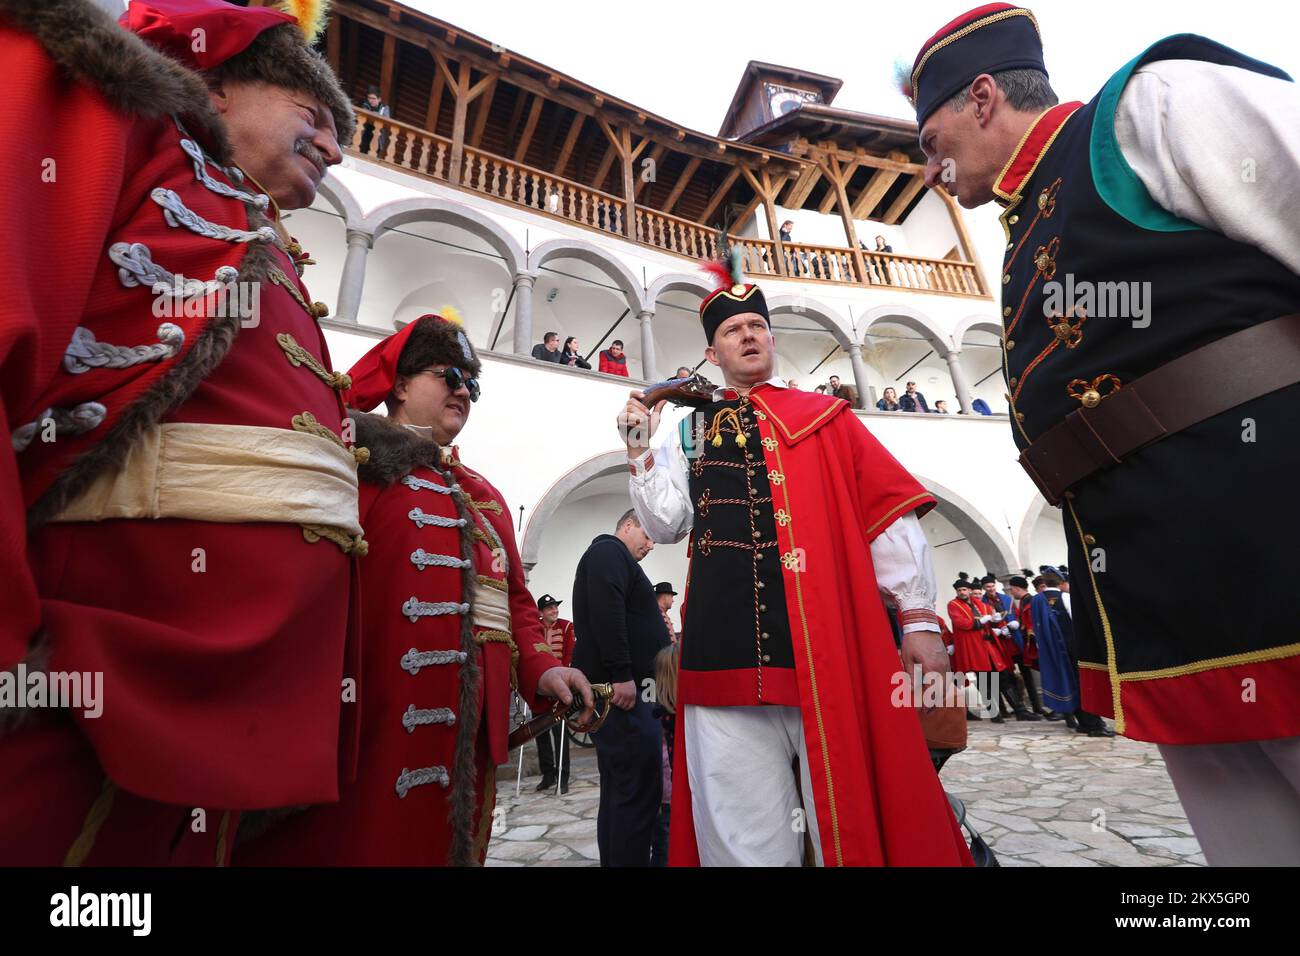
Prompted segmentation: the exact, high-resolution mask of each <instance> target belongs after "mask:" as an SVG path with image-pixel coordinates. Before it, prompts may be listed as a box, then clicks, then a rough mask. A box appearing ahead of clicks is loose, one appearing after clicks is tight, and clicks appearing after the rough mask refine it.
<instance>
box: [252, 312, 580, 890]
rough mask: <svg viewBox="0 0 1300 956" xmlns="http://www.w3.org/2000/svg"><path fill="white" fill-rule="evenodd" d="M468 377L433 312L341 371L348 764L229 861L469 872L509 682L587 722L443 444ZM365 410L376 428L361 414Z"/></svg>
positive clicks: (462, 472)
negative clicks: (347, 564)
mask: <svg viewBox="0 0 1300 956" xmlns="http://www.w3.org/2000/svg"><path fill="white" fill-rule="evenodd" d="M480 371H481V366H480V363H479V359H478V356H477V355H476V354H475V352H474V347H473V346H472V345H470V342H469V339H468V337H467V336H466V335H465V332H464V329H463V328H462V326H461V323H460V319H459V317H458V316H456V315H455V314H454V312H452V310H450V309H445V310H443V314H441V315H425V316H421V317H420V318H419V319H417V320H416V321H415V322H412V323H411V324H410V325H408V326H406V327H405V328H403V329H402V330H401V331H400V332H398V333H397V334H396V335H392V336H390V337H389V338H387V339H385V340H384V341H383V342H381V343H379V345H377V346H375V348H373V349H371V350H370V352H368V353H367V354H366V355H365V356H363V357H362V359H361V360H360V361H359V362H358V363H357V364H356V365H355V366H354V367H353V368H352V370H351V372H350V374H351V376H352V387H351V388H350V389H349V391H348V392H347V394H346V396H345V397H346V399H347V402H348V405H349V407H350V408H352V409H359V411H352V412H351V422H352V423H353V426H354V429H355V439H356V442H357V444H358V445H361V446H363V447H366V448H368V449H369V451H370V457H369V460H367V461H366V462H364V463H362V465H361V467H360V469H359V477H360V479H361V502H360V513H361V523H362V526H363V527H364V528H365V529H366V538H367V541H368V542H369V546H370V547H369V553H368V554H367V555H366V556H365V557H364V558H362V559H361V561H360V562H359V566H360V577H361V582H360V583H361V596H362V600H361V608H362V610H361V630H360V633H361V642H360V643H361V646H360V648H359V652H358V654H357V655H356V656H357V657H359V660H358V661H357V662H356V663H355V664H354V665H353V668H354V669H352V670H349V671H347V672H346V673H347V675H348V676H349V677H351V678H355V681H354V683H353V684H352V685H351V689H352V690H353V696H352V698H351V699H352V701H353V702H354V704H355V706H354V707H353V708H352V714H351V718H352V720H353V721H355V722H357V724H359V726H358V728H357V735H358V739H359V742H360V745H359V752H358V754H357V757H356V760H355V761H354V762H353V766H354V767H355V770H354V773H353V774H352V775H351V777H350V779H345V780H344V782H343V783H342V785H341V788H340V799H339V802H338V803H335V804H327V805H324V806H318V807H314V808H312V809H310V810H307V811H305V812H302V813H298V814H294V815H292V816H290V817H288V818H287V819H285V820H283V821H281V822H280V823H279V824H278V825H276V826H275V827H274V828H273V829H270V830H269V831H268V832H266V833H264V834H263V835H261V836H257V837H253V838H251V839H249V840H248V841H247V842H246V843H245V845H244V847H243V848H241V849H240V850H237V851H236V862H239V863H243V864H305V865H360V866H365V865H402V866H439V865H445V864H452V865H467V864H478V863H482V861H483V858H484V856H485V854H486V851H487V843H488V838H489V837H490V835H491V825H490V824H491V821H492V808H493V805H494V802H495V797H496V792H495V791H496V788H495V771H496V767H497V765H499V764H501V763H504V762H505V760H506V756H507V743H506V740H507V736H508V731H509V727H508V720H509V713H510V695H511V690H512V688H517V689H518V690H519V692H520V693H521V694H522V695H523V696H524V697H525V699H527V700H528V703H529V706H531V707H532V708H533V710H534V711H535V712H539V713H540V712H543V711H546V710H549V709H550V708H551V707H552V706H553V705H554V703H555V701H554V699H553V698H559V699H560V700H562V701H564V702H565V703H566V704H567V703H569V702H571V701H572V700H573V699H574V698H575V697H576V698H579V699H581V700H582V701H583V702H584V703H585V704H586V713H585V716H584V718H583V719H588V718H590V716H591V706H592V701H591V687H590V685H589V684H588V683H587V679H586V678H585V677H584V676H583V675H582V672H581V671H577V670H574V669H573V668H570V667H562V666H560V662H559V661H557V660H556V659H555V657H554V656H553V654H552V653H551V649H550V646H549V645H548V644H547V643H546V638H545V636H544V635H543V633H542V628H541V624H540V622H539V620H538V616H537V606H536V604H534V602H533V598H532V596H531V595H530V594H529V593H528V588H527V587H526V586H525V584H524V568H523V562H522V561H521V560H520V558H519V551H518V548H517V547H516V546H515V539H514V532H513V529H512V526H511V522H510V508H509V506H508V505H507V504H506V502H505V499H504V498H503V497H502V496H501V493H500V492H499V491H497V490H496V489H495V488H494V487H492V485H491V484H490V483H489V482H488V481H487V479H486V478H484V477H483V476H482V475H480V474H478V473H477V472H475V471H473V470H472V469H470V468H468V467H466V466H465V464H464V463H463V462H461V460H460V452H459V449H458V448H457V446H455V445H454V444H452V443H453V442H454V441H455V440H456V436H457V435H459V434H460V431H461V429H462V428H464V427H465V422H466V421H467V420H468V419H469V413H470V408H471V406H472V405H473V403H474V402H475V401H477V400H478V397H479V384H478V375H479V372H480ZM381 402H384V403H386V404H387V406H388V417H386V418H385V417H383V416H381V415H368V414H364V412H366V411H368V410H369V409H372V408H374V407H375V406H377V405H379V404H380V403H381ZM349 689H350V688H349V684H348V683H347V682H345V684H344V701H345V708H346V706H347V702H348V700H349V697H348V693H349ZM345 716H346V713H345ZM354 726H355V724H354ZM245 836H248V834H245Z"/></svg>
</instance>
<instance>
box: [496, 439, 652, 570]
mask: <svg viewBox="0 0 1300 956" xmlns="http://www.w3.org/2000/svg"><path fill="white" fill-rule="evenodd" d="M620 472H621V473H623V474H627V452H625V451H607V452H604V453H602V454H599V455H595V456H593V457H591V458H588V459H587V460H586V461H584V462H582V463H581V464H578V465H575V466H574V467H573V468H571V469H570V470H569V471H567V472H565V473H564V475H562V476H561V477H560V479H559V480H558V481H556V482H555V484H553V485H551V487H549V488H547V489H546V492H545V494H543V495H542V496H541V497H540V498H538V499H537V504H536V505H534V506H533V510H532V513H531V514H530V515H529V516H528V523H527V524H525V525H524V537H523V541H522V542H521V543H520V546H519V558H520V560H521V561H523V563H524V568H525V570H532V569H533V568H534V567H535V566H536V565H537V558H538V555H540V554H541V552H542V534H543V532H545V530H546V526H547V524H548V523H549V522H550V520H551V518H552V517H553V516H554V515H555V512H557V511H559V510H560V506H561V505H563V504H564V502H565V499H567V498H568V497H569V495H571V494H573V492H575V491H577V490H578V489H579V488H581V487H582V486H583V485H585V484H587V482H589V481H594V480H595V479H597V478H603V477H605V476H606V475H613V474H618V473H620Z"/></svg>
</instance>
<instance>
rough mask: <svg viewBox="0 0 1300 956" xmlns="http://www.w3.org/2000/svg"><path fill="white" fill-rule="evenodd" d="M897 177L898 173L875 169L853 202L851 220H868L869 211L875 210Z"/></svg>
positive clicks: (869, 216)
mask: <svg viewBox="0 0 1300 956" xmlns="http://www.w3.org/2000/svg"><path fill="white" fill-rule="evenodd" d="M899 175H900V174H899V173H895V172H890V171H889V170H887V169H877V170H876V171H875V172H874V173H872V174H871V179H869V180H868V181H867V185H866V186H864V187H863V189H862V192H860V193H858V196H857V198H856V199H854V200H853V210H852V214H853V218H854V219H870V218H871V211H872V210H873V209H875V208H876V205H877V204H878V203H879V202H880V200H882V199H884V198H885V193H887V192H889V188H890V187H891V186H893V185H894V181H895V180H897V179H898V177H899Z"/></svg>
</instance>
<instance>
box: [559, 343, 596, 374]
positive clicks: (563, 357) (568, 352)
mask: <svg viewBox="0 0 1300 956" xmlns="http://www.w3.org/2000/svg"><path fill="white" fill-rule="evenodd" d="M560 364H561V365H567V366H569V368H581V369H586V370H587V371H588V372H590V371H591V363H590V362H588V361H587V360H586V359H585V358H583V357H582V356H581V355H579V354H578V338H577V336H574V335H570V336H569V337H568V338H567V339H565V340H564V351H563V352H561V353H560Z"/></svg>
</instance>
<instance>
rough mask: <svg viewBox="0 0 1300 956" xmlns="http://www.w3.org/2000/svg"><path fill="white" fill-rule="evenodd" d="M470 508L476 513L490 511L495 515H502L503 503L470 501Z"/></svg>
mask: <svg viewBox="0 0 1300 956" xmlns="http://www.w3.org/2000/svg"><path fill="white" fill-rule="evenodd" d="M469 506H470V507H471V508H473V509H474V510H475V511H490V512H492V513H493V514H494V515H499V514H501V503H500V502H497V501H474V500H473V499H470V501H469Z"/></svg>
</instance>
